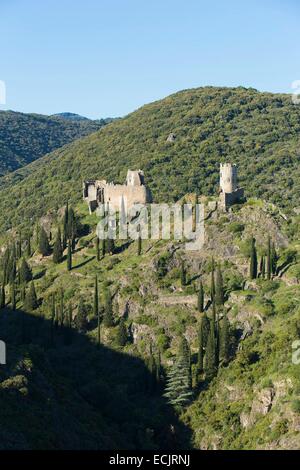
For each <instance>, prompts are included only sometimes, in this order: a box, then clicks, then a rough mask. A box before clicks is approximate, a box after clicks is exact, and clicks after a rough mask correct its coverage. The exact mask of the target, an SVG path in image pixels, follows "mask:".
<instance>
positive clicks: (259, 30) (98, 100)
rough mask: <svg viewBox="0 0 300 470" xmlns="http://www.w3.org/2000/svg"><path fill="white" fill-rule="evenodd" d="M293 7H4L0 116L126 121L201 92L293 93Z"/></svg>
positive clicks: (98, 0) (36, 1)
mask: <svg viewBox="0 0 300 470" xmlns="http://www.w3.org/2000/svg"><path fill="white" fill-rule="evenodd" d="M299 3H300V2H299V1H298V0H260V1H258V0H252V1H245V0H243V1H241V0H227V1H225V0H214V1H213V0H209V1H204V0H182V1H179V0H172V1H171V0H84V1H83V0H73V1H71V0H44V1H41V0H0V18H1V23H0V24H1V26H0V41H1V49H0V50H1V53H0V80H3V81H5V83H6V88H7V99H6V105H0V109H13V110H18V111H23V112H38V113H43V114H52V113H56V112H62V111H71V112H76V113H79V114H83V115H85V116H88V117H91V118H99V117H106V116H122V115H125V114H127V113H129V112H131V111H133V110H134V109H136V108H138V107H139V106H141V105H143V104H145V103H148V102H150V101H153V100H156V99H160V98H163V97H164V96H166V95H168V94H170V93H173V92H175V91H178V90H181V89H184V88H191V87H198V86H204V85H221V86H238V85H242V86H246V87H248V86H252V87H254V88H257V89H259V90H267V91H274V92H279V91H281V92H290V91H291V89H290V86H291V83H292V81H294V80H297V79H300V61H299V52H298V51H299V45H298V44H299V42H300V5H299Z"/></svg>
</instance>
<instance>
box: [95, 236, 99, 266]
mask: <svg viewBox="0 0 300 470" xmlns="http://www.w3.org/2000/svg"><path fill="white" fill-rule="evenodd" d="M96 257H97V261H100V243H99V238H98V236H96Z"/></svg>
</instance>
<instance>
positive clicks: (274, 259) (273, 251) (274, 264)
mask: <svg viewBox="0 0 300 470" xmlns="http://www.w3.org/2000/svg"><path fill="white" fill-rule="evenodd" d="M276 269H277V253H276V249H275V244H274V242H273V243H272V245H271V272H272V274H274V275H276Z"/></svg>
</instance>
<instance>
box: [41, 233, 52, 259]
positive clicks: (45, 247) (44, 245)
mask: <svg viewBox="0 0 300 470" xmlns="http://www.w3.org/2000/svg"><path fill="white" fill-rule="evenodd" d="M39 252H40V253H41V254H42V255H43V256H47V255H49V253H50V246H49V240H48V237H47V234H46V232H45V230H44V228H43V227H41V228H40V233H39Z"/></svg>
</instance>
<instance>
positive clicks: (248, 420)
mask: <svg viewBox="0 0 300 470" xmlns="http://www.w3.org/2000/svg"><path fill="white" fill-rule="evenodd" d="M240 422H241V426H242V427H243V428H244V429H247V428H250V427H251V426H252V425H253V424H254V420H253V417H252V416H251V414H250V413H246V412H244V411H243V412H242V413H241V414H240Z"/></svg>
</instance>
